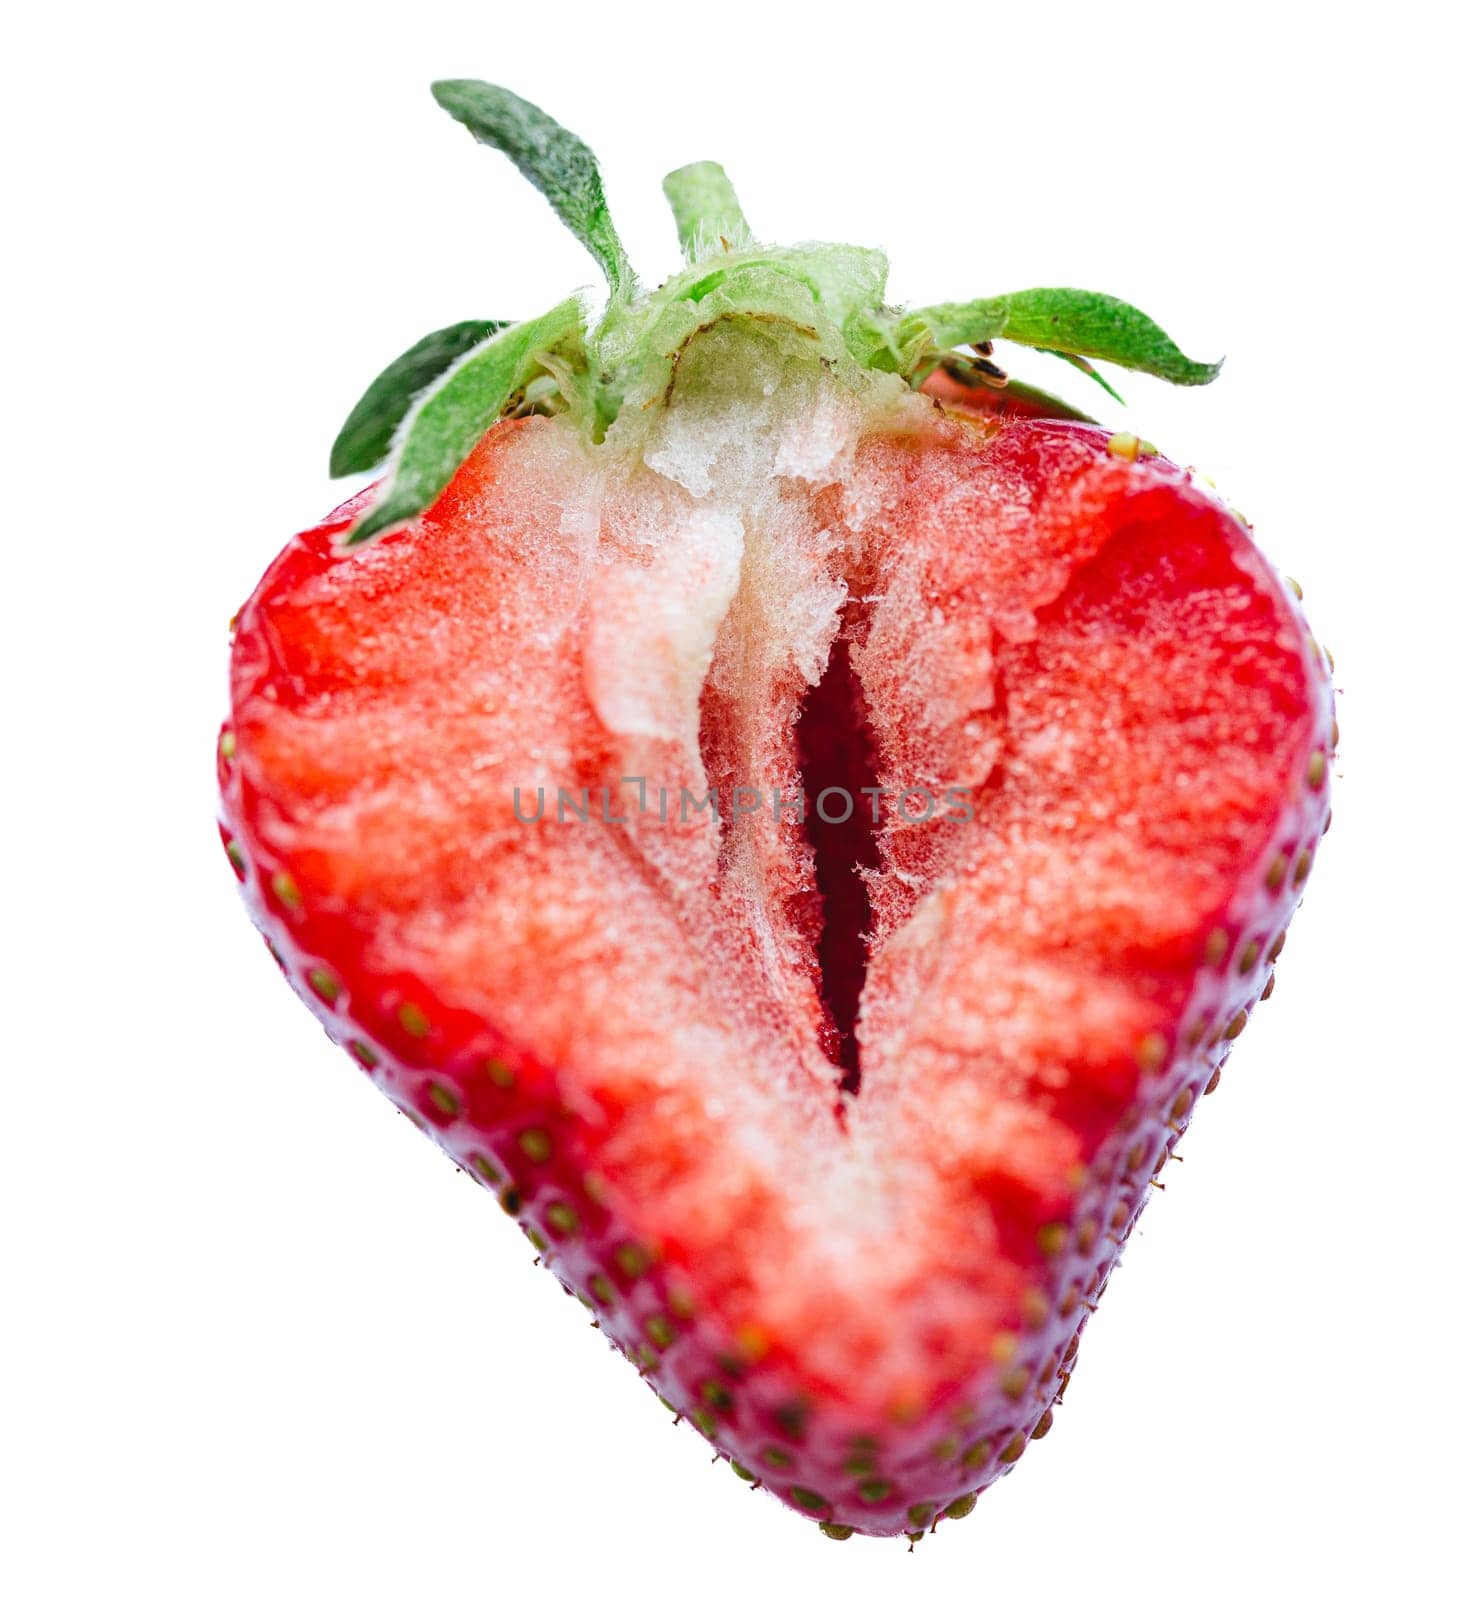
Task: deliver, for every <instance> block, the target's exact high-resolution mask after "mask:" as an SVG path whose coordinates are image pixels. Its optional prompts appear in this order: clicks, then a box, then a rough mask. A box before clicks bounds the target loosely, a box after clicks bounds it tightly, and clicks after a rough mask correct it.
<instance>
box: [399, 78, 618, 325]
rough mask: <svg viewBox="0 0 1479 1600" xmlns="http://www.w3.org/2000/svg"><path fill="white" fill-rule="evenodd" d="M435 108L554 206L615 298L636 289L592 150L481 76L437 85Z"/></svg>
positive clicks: (549, 118) (526, 102)
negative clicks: (514, 169) (506, 162)
mask: <svg viewBox="0 0 1479 1600" xmlns="http://www.w3.org/2000/svg"><path fill="white" fill-rule="evenodd" d="M431 92H432V94H433V95H434V96H435V97H436V102H437V104H438V105H439V106H440V107H441V108H442V110H443V111H445V112H447V113H448V114H449V115H451V116H453V117H455V118H456V119H457V121H458V122H460V123H461V124H462V125H463V127H464V128H466V129H467V130H468V132H469V133H471V134H472V136H473V138H475V139H476V140H478V141H479V143H481V144H486V145H491V146H492V148H493V149H495V150H501V151H502V152H503V153H504V155H506V156H507V157H508V158H509V160H510V161H512V162H513V164H514V165H515V166H516V167H517V168H518V169H519V171H520V172H522V173H523V174H524V176H525V177H526V178H527V179H528V180H529V182H530V183H532V184H533V185H534V187H535V188H536V189H538V190H539V192H540V194H542V195H543V196H544V198H545V199H546V200H548V201H549V203H550V205H551V206H553V207H554V210H555V214H556V215H557V216H558V217H559V219H560V221H561V222H563V223H564V224H565V226H566V227H567V228H569V230H570V231H571V233H573V234H574V235H575V237H576V238H577V239H579V240H580V242H581V243H582V244H583V245H584V246H585V247H586V249H587V250H589V251H590V253H591V254H592V255H593V256H594V257H595V258H596V262H597V264H598V265H599V266H600V268H601V271H602V272H603V273H604V274H605V276H606V283H607V286H608V287H609V288H610V290H611V294H612V297H613V299H621V300H625V299H629V298H630V297H631V295H632V292H633V290H634V288H635V285H636V280H635V278H634V276H633V274H632V268H631V264H630V262H628V260H627V255H626V251H625V250H624V249H622V245H621V240H620V239H619V238H618V237H617V233H616V226H615V224H614V223H613V222H612V220H611V212H610V210H609V209H608V207H607V205H606V190H605V188H604V186H603V185H602V183H601V169H600V167H599V166H597V164H596V158H595V156H594V155H592V154H591V152H590V150H589V148H588V147H587V146H586V145H585V144H584V143H583V142H582V141H581V140H579V139H577V138H576V137H575V135H574V134H573V133H571V132H570V130H569V129H568V128H562V127H561V126H560V124H559V123H558V122H556V121H555V119H554V118H553V117H551V116H549V115H548V114H547V113H546V112H543V111H541V110H540V109H539V107H538V106H536V105H531V104H530V103H529V102H528V101H527V100H521V99H520V98H519V96H518V95H516V94H513V93H511V92H510V91H509V90H507V89H500V88H499V87H498V85H497V84H494V83H483V82H481V81H480V80H478V79H477V78H444V79H442V80H441V81H440V82H439V83H434V84H432V86H431Z"/></svg>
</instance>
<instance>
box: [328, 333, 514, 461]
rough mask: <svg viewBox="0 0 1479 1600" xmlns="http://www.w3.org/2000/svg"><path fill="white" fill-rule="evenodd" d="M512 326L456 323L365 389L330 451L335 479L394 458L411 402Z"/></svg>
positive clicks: (423, 341)
mask: <svg viewBox="0 0 1479 1600" xmlns="http://www.w3.org/2000/svg"><path fill="white" fill-rule="evenodd" d="M506 327H508V323H506V322H454V323H453V324H452V326H451V327H450V328H438V329H437V331H436V332H435V333H429V334H427V336H426V337H425V338H424V339H419V340H417V342H416V343H415V344H413V345H412V346H411V348H410V349H409V350H407V351H406V353H405V354H404V355H402V356H397V357H396V359H395V360H394V361H392V362H391V363H390V365H389V366H388V367H386V369H385V370H384V371H383V372H382V373H381V374H380V376H379V377H378V378H376V379H375V381H374V382H373V383H372V384H371V385H370V387H369V388H368V389H366V390H365V392H364V394H362V395H361V396H360V398H359V401H358V402H357V403H356V405H355V408H354V410H353V411H351V412H350V413H349V418H348V420H347V421H346V422H345V424H344V426H343V427H342V428H340V430H339V437H338V438H337V439H335V440H334V446H333V449H332V450H331V451H330V452H329V476H330V477H331V478H345V477H348V476H349V474H350V473H352V472H368V471H370V469H371V468H372V467H378V466H379V465H380V463H381V462H382V461H384V459H385V458H386V456H388V455H389V454H390V445H391V440H392V439H393V438H394V437H395V430H396V429H397V428H398V427H399V426H400V423H401V419H402V418H403V417H404V416H405V414H406V412H407V411H409V410H410V409H411V402H412V401H413V400H415V398H416V396H417V395H418V394H420V393H421V391H422V390H423V389H425V388H426V387H427V386H428V384H431V383H433V382H435V380H436V379H438V378H439V377H441V375H442V374H443V373H444V372H445V371H446V370H447V368H448V367H450V366H451V365H452V363H453V362H454V361H456V360H457V359H458V357H459V356H464V355H466V354H467V352H468V351H469V350H471V349H472V348H473V347H474V346H475V345H480V344H481V343H482V342H483V340H484V339H486V338H488V337H489V336H490V335H491V334H494V333H497V332H498V330H499V329H500V328H506Z"/></svg>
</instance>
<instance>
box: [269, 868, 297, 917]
mask: <svg viewBox="0 0 1479 1600" xmlns="http://www.w3.org/2000/svg"><path fill="white" fill-rule="evenodd" d="M272 892H273V894H274V895H275V896H276V897H277V901H278V903H279V905H282V906H285V907H286V908H287V909H288V910H289V911H298V910H301V908H302V905H303V896H302V895H301V894H300V893H299V891H298V885H297V884H296V883H294V882H293V879H292V875H291V874H290V873H287V872H274V873H273V874H272Z"/></svg>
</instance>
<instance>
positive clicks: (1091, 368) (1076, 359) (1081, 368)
mask: <svg viewBox="0 0 1479 1600" xmlns="http://www.w3.org/2000/svg"><path fill="white" fill-rule="evenodd" d="M1035 348H1037V349H1038V350H1041V351H1042V353H1043V354H1044V355H1047V356H1057V358H1058V359H1059V360H1060V361H1066V362H1067V363H1068V365H1069V366H1070V367H1072V368H1073V369H1074V370H1075V371H1076V372H1081V373H1083V375H1084V376H1085V377H1086V378H1088V379H1090V380H1091V381H1092V382H1094V383H1097V384H1098V385H1099V387H1100V388H1101V389H1102V390H1103V391H1104V392H1105V394H1107V395H1108V396H1109V398H1110V399H1111V400H1117V401H1118V402H1119V403H1120V404H1121V405H1124V403H1125V400H1124V396H1123V395H1122V394H1121V393H1120V392H1119V390H1118V389H1116V388H1115V387H1114V385H1113V384H1112V383H1111V382H1110V381H1109V379H1108V378H1106V377H1105V376H1104V374H1103V373H1102V372H1100V370H1099V369H1098V367H1096V366H1095V365H1094V363H1093V362H1092V361H1090V360H1088V359H1087V358H1086V357H1084V356H1080V355H1075V354H1073V352H1072V351H1069V350H1046V349H1043V347H1042V346H1041V345H1038V346H1036V347H1035Z"/></svg>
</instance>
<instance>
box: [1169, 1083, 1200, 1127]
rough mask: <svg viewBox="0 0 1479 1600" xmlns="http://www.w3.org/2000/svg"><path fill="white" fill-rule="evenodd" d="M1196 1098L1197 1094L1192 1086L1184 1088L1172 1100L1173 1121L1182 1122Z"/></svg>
mask: <svg viewBox="0 0 1479 1600" xmlns="http://www.w3.org/2000/svg"><path fill="white" fill-rule="evenodd" d="M1195 1100H1196V1095H1195V1094H1194V1093H1193V1092H1192V1090H1191V1088H1190V1087H1187V1088H1185V1089H1183V1090H1182V1091H1181V1093H1180V1094H1178V1095H1177V1096H1176V1098H1175V1099H1174V1100H1173V1101H1172V1102H1171V1121H1172V1122H1180V1121H1181V1120H1182V1118H1183V1117H1185V1116H1186V1115H1187V1113H1188V1112H1190V1110H1191V1108H1192V1104H1193V1102H1194V1101H1195Z"/></svg>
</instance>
